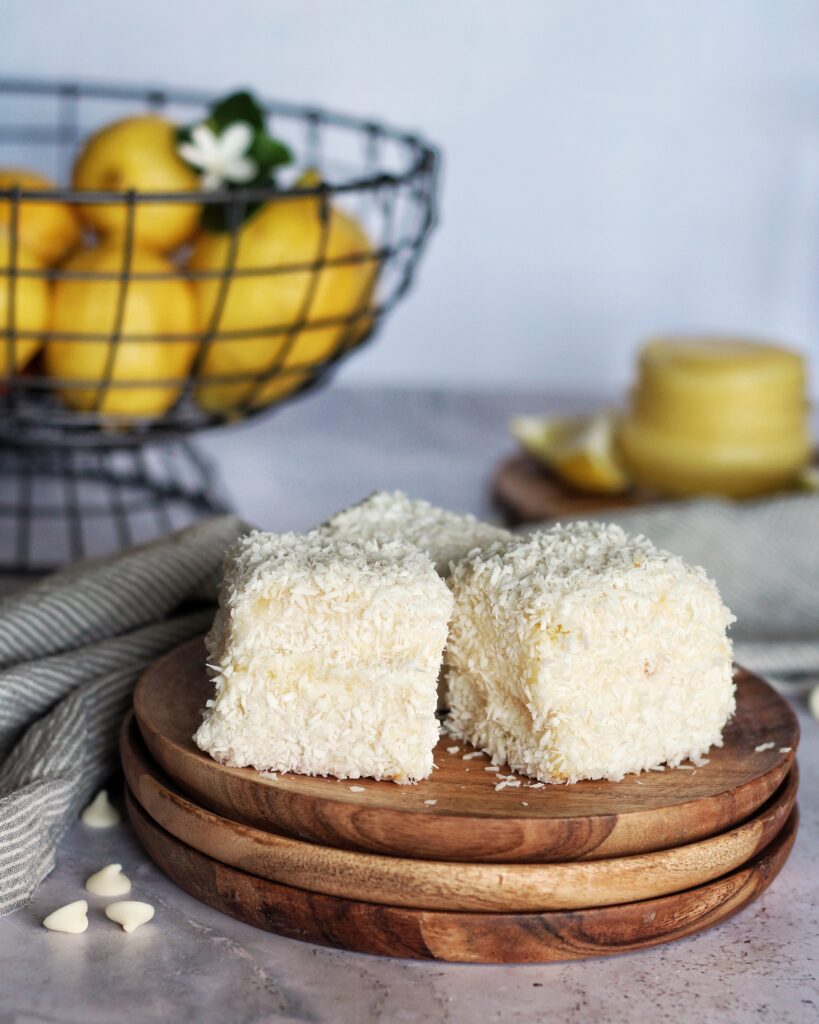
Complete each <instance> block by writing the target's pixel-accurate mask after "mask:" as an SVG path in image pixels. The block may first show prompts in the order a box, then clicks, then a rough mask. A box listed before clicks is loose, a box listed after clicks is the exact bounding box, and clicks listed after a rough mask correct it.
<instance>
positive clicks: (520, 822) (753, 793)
mask: <svg viewBox="0 0 819 1024" xmlns="http://www.w3.org/2000/svg"><path fill="white" fill-rule="evenodd" d="M201 644H202V638H201V637H196V638H193V639H192V640H189V641H186V642H185V643H183V644H180V645H179V646H178V647H176V648H174V649H172V650H171V651H168V652H167V653H166V654H165V655H163V656H162V657H161V658H159V659H157V661H155V662H154V663H153V664H152V665H151V666H149V668H148V669H147V670H146V672H145V673H143V677H141V679H140V681H139V682H138V683H137V687H136V689H135V692H134V712H135V714H136V718H137V722H138V724H139V728H140V732H141V733H142V736H143V739H144V740H145V743H146V745H147V747H148V749H149V751H150V753H151V756H152V757H153V758H154V760H155V761H156V762H157V763H158V764H159V766H160V767H161V768H162V769H163V771H164V772H165V773H166V774H167V775H168V776H169V777H170V778H171V779H172V780H173V781H174V782H175V783H176V784H177V785H179V786H180V787H181V788H182V789H183V790H184V791H185V792H186V793H188V794H189V795H190V796H191V797H192V798H193V799H194V801H195V802H197V803H199V804H202V805H205V806H207V807H209V808H210V809H211V810H213V811H215V812H216V813H217V814H219V815H221V816H223V817H226V818H230V819H233V820H236V819H238V820H241V821H242V822H244V823H245V824H248V825H250V826H252V827H254V828H260V829H262V830H265V829H266V828H269V827H270V826H271V825H275V826H276V827H277V828H280V829H282V830H284V831H286V832H288V833H289V834H291V835H293V836H294V837H296V838H300V839H306V840H308V841H311V842H317V843H320V844H325V845H331V846H336V847H340V848H345V849H350V850H356V851H359V852H372V853H382V854H386V855H388V856H412V857H417V858H423V859H430V860H463V861H467V862H472V861H476V862H483V863H496V862H511V861H516V862H526V861H530V860H538V861H544V860H554V861H558V860H580V859H589V860H597V859H603V858H610V857H619V856H626V855H628V854H635V853H646V852H654V850H658V849H664V848H669V847H673V846H678V845H681V844H682V843H685V842H691V841H694V840H698V839H704V838H707V837H708V836H710V835H715V834H719V833H720V832H724V831H726V830H727V829H729V828H730V827H731V826H733V825H735V824H736V823H737V822H739V821H742V820H744V819H745V818H747V817H748V816H749V815H750V814H753V813H754V812H755V811H756V810H757V809H758V808H759V807H761V806H762V804H764V803H765V802H766V801H767V800H768V799H769V798H770V797H771V795H772V794H773V793H774V792H776V790H777V789H778V788H779V786H780V785H781V783H782V781H783V779H784V778H785V776H786V775H787V773H788V771H789V770H790V768H791V765H792V763H793V759H794V756H795V750H796V744H797V742H798V734H799V727H798V722H797V720H796V717H795V715H793V713H792V709H790V708H789V707H788V706H787V703H786V702H784V706H785V707H786V708H787V710H788V712H789V713H790V717H791V719H792V723H791V728H792V729H793V731H794V737H795V739H794V742H793V751H792V752H791V753H790V754H789V755H788V756H786V757H785V758H784V760H783V761H781V762H779V763H777V764H776V765H774V766H773V767H772V768H771V769H770V770H769V771H768V772H766V773H763V774H761V775H760V776H758V777H756V778H755V779H754V780H752V782H748V783H745V784H743V786H741V787H737V788H733V789H732V788H728V789H726V790H725V791H723V792H721V793H719V794H715V795H713V796H711V797H709V798H708V802H709V804H710V805H711V808H712V810H713V812H714V821H713V822H712V821H711V820H710V817H709V816H706V815H703V814H702V809H703V808H702V804H703V801H702V799H692V800H691V801H682V802H680V803H677V804H676V805H674V814H673V820H672V822H670V823H667V824H666V825H665V830H663V829H662V828H661V827H660V821H659V815H658V813H657V810H656V809H652V810H649V811H645V810H635V811H621V812H617V813H611V814H598V815H594V816H589V815H587V816H584V817H582V818H548V819H547V818H533V817H511V816H510V817H509V818H476V817H474V815H469V814H463V815H458V814H448V813H442V812H441V811H440V810H438V811H434V810H433V809H432V808H424V810H413V811H411V812H409V811H408V810H407V809H397V808H386V807H374V808H372V807H368V806H366V805H360V804H357V803H356V802H355V801H353V800H351V799H350V798H349V796H347V795H343V796H342V795H341V794H340V795H339V797H335V796H333V795H323V794H322V795H320V796H316V795H313V794H310V793H304V792H297V791H293V790H289V789H285V788H280V787H277V786H275V785H266V786H265V787H264V799H265V802H266V803H265V807H264V813H263V814H253V813H249V812H248V811H247V810H246V809H245V808H244V807H243V806H241V804H240V802H239V801H238V800H236V799H235V794H234V795H233V798H232V796H231V788H232V787H234V786H242V785H246V782H245V780H243V779H242V777H241V776H239V775H234V774H231V773H232V772H233V773H235V772H236V771H237V770H236V769H225V768H224V766H222V765H220V764H218V763H217V762H216V761H213V760H212V759H211V758H208V757H207V756H206V755H201V754H199V753H198V752H196V753H194V752H192V751H189V750H187V749H185V748H183V747H179V746H178V744H176V742H175V741H173V740H171V739H169V738H168V737H165V736H163V735H162V734H161V733H159V732H157V731H156V730H155V729H154V728H153V727H152V725H151V722H150V716H149V715H147V714H145V713H144V712H143V710H142V695H143V687H142V686H141V683H142V679H143V678H146V677H148V676H149V674H150V673H152V672H159V671H161V670H162V668H163V666H164V665H165V663H166V662H170V663H172V662H173V661H174V659H175V658H179V657H182V656H183V654H185V653H186V652H187V649H188V648H193V647H195V646H196V645H201ZM738 671H739V672H742V673H745V674H746V675H748V676H750V677H752V678H755V679H759V677H756V676H753V674H752V673H749V672H747V670H744V669H738ZM760 682H764V680H760ZM766 685H768V684H766ZM774 692H775V691H774ZM200 779H201V780H203V781H201V783H200ZM365 781H366V780H365ZM206 783H207V784H206ZM259 792H260V793H261V789H260V791H259ZM692 812H693V813H692ZM408 813H412V815H413V823H414V826H415V827H414V829H413V834H412V836H411V845H410V846H408V845H407V843H406V842H404V841H403V840H402V839H401V838H400V837H401V836H402V835H403V833H404V832H405V831H406V825H407V814H408ZM425 818H429V819H430V821H429V822H427V821H425V820H424V819H425ZM683 818H686V819H688V820H685V823H684V825H683V824H682V819H683ZM676 819H680V821H677V820H676ZM465 822H473V823H474V822H480V842H481V843H482V844H483V845H484V847H487V848H482V849H481V850H479V851H476V850H474V849H472V848H470V849H459V850H458V853H457V856H453V849H455V848H456V846H457V844H458V843H459V842H461V841H462V836H463V828H464V823H465ZM433 826H434V827H433ZM646 835H650V836H651V843H652V846H651V847H650V848H648V849H646V848H645V846H644V845H643V844H644V842H645V838H644V837H645V836H646ZM512 837H516V845H515V846H514V847H510V845H509V844H510V842H511V841H512ZM363 840H366V841H363Z"/></svg>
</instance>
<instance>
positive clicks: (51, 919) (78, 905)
mask: <svg viewBox="0 0 819 1024" xmlns="http://www.w3.org/2000/svg"><path fill="white" fill-rule="evenodd" d="M43 925H44V927H46V928H48V930H49V931H50V932H66V933H67V934H68V935H81V934H82V933H83V932H84V931H85V930H86V929H87V928H88V904H87V903H86V901H85V900H77V901H76V902H75V903H66V905H65V906H64V907H60V908H59V909H57V910H52V912H51V913H50V914H49V915H48V917H46V918H45V919H44V920H43Z"/></svg>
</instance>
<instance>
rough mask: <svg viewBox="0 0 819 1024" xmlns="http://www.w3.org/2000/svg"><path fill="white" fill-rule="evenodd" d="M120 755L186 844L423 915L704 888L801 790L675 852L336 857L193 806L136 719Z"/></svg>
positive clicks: (743, 857)
mask: <svg viewBox="0 0 819 1024" xmlns="http://www.w3.org/2000/svg"><path fill="white" fill-rule="evenodd" d="M120 752H121V754H122V765H123V768H124V770H125V779H126V781H127V783H128V786H129V788H130V790H131V792H132V794H133V795H134V797H135V798H136V799H137V800H138V801H139V803H140V805H141V806H142V808H143V810H145V811H147V813H148V814H149V815H150V817H151V818H153V820H154V821H155V822H156V823H157V824H158V825H161V826H162V828H164V829H165V830H166V831H167V832H169V833H170V834H171V835H172V836H174V838H176V839H178V840H179V841H180V842H182V843H184V844H185V845H186V846H191V847H193V849H195V850H198V851H199V852H200V853H204V854H206V855H207V856H208V857H212V858H213V859H214V860H218V861H221V862H222V863H223V864H229V865H230V866H231V867H235V868H239V869H240V870H242V871H246V872H248V873H249V874H251V875H256V876H257V877H259V878H266V879H269V880H270V881H273V882H283V883H284V884H286V885H292V886H296V887H297V888H299V889H309V890H310V891H311V892H320V893H325V894H326V895H329V896H342V897H347V898H350V899H355V900H364V901H366V902H369V903H385V904H390V905H396V906H402V907H416V908H423V909H427V910H463V911H466V910H482V911H492V912H504V913H509V912H520V911H540V910H573V909H576V908H579V907H599V906H611V905H614V904H617V903H632V902H634V901H636V900H645V899H652V898H654V897H655V896H666V895H668V894H669V893H672V892H680V891H681V890H683V889H690V888H692V887H693V886H696V885H702V884H703V883H705V882H710V881H711V880H712V879H714V878H719V877H720V876H721V875H724V874H727V873H728V872H729V871H733V870H735V869H736V868H738V867H741V866H742V865H743V864H745V863H746V861H748V860H750V859H751V857H753V856H755V855H756V854H757V853H759V852H760V851H761V850H764V849H765V847H766V846H767V845H768V844H769V843H770V842H771V841H772V840H773V838H774V837H775V836H776V835H777V833H778V832H779V830H780V829H781V828H782V826H783V825H784V824H785V822H786V820H787V819H788V816H789V815H790V813H791V810H792V809H793V804H794V801H795V799H796V790H797V785H798V767H797V765H796V763H794V766H793V768H791V770H790V772H789V773H788V775H787V777H786V779H785V781H784V782H783V783H782V785H781V786H780V787H779V789H778V790H777V791H776V793H775V794H774V795H773V796H772V797H771V799H770V800H768V801H767V803H766V804H765V805H764V807H763V808H762V809H761V810H760V811H759V812H758V813H757V814H756V815H754V816H753V817H752V818H750V819H749V820H748V821H746V822H744V823H743V824H742V825H739V826H737V827H736V828H734V829H731V830H730V831H729V832H725V833H723V834H722V835H719V836H713V837H712V838H711V839H704V840H702V841H700V842H699V843H691V844H689V845H687V846H680V847H677V848H676V849H671V850H661V851H659V852H657V853H648V854H638V855H637V856H633V857H618V858H614V859H611V860H596V861H575V862H569V863H566V862H563V863H552V864H463V863H460V862H457V861H449V862H446V861H430V860H407V859H405V858H401V857H385V856H380V855H377V854H371V853H354V852H352V851H349V850H337V849H335V848H334V847H332V846H318V845H316V844H314V843H305V842H302V841H300V840H298V839H292V838H290V837H289V836H286V835H284V834H282V833H280V832H262V831H261V830H260V829H255V828H251V827H250V826H248V825H240V824H237V823H236V822H233V821H229V820H228V819H227V818H222V817H220V816H219V815H216V814H214V813H213V812H212V811H208V810H205V809H204V808H202V807H199V806H197V805H196V804H194V803H193V802H191V801H190V800H188V799H187V798H186V797H185V796H184V795H183V794H182V793H181V792H180V791H179V790H178V789H177V788H176V787H175V786H174V785H173V784H172V783H171V782H170V781H169V780H168V779H167V777H165V776H163V774H162V772H161V769H159V768H158V767H157V765H156V764H155V762H153V761H152V760H151V757H150V755H149V754H148V751H147V750H146V748H145V744H144V743H143V741H142V738H141V736H140V735H139V729H138V728H137V726H136V723H135V721H134V720H133V715H129V716H128V718H127V719H126V721H125V723H124V724H123V728H122V732H121V735H120Z"/></svg>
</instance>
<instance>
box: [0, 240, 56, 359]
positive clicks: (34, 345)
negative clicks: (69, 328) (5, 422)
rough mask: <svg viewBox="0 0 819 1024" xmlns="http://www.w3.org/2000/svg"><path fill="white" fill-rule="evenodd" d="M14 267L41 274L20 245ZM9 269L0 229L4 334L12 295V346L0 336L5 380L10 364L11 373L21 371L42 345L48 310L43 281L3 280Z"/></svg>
mask: <svg viewBox="0 0 819 1024" xmlns="http://www.w3.org/2000/svg"><path fill="white" fill-rule="evenodd" d="M15 263H16V266H17V269H18V270H23V271H28V270H42V269H43V265H42V263H41V262H40V261H39V260H38V259H37V258H36V257H35V256H33V255H32V254H31V253H30V252H29V251H28V250H27V249H26V248H24V246H23V245H21V244H20V243H18V245H17V258H16V261H15ZM8 265H9V239H8V235H7V234H6V232H4V231H3V230H2V229H0V329H2V330H3V331H5V329H6V327H7V324H8V315H9V301H10V299H11V296H12V294H13V295H14V331H15V337H14V338H13V339H12V341H11V343H10V342H9V340H8V339H7V338H6V337H5V336H0V375H1V376H3V377H6V376H8V373H9V364H10V363H13V366H12V368H13V369H14V370H21V369H22V368H23V367H24V366H25V365H26V363H28V362H29V361H30V360H31V359H32V357H33V356H34V355H35V353H36V352H37V351H38V349H39V348H40V346H41V345H42V333H43V332H44V331H46V330H48V321H49V312H50V306H51V289H50V288H49V285H48V281H46V280H45V278H43V277H28V276H26V275H25V274H23V275H20V276H16V277H15V278H14V283H13V285H12V279H11V278H10V277H8V276H6V274H5V271H6V269H7V268H8ZM10 345H11V346H13V349H14V352H13V360H10V359H9V355H10V352H9V348H10Z"/></svg>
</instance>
